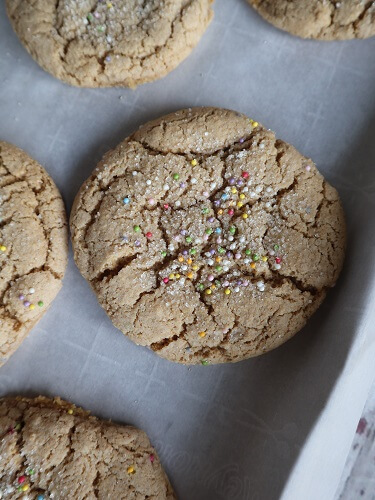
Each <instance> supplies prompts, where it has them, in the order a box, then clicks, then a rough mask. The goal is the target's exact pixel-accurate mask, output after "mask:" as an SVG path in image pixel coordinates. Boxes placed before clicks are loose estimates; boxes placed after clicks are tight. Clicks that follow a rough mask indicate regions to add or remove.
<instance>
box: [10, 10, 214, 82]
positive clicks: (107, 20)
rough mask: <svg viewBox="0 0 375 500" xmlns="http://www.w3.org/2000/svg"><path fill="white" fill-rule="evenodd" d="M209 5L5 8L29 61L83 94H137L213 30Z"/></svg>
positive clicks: (181, 59) (180, 59)
mask: <svg viewBox="0 0 375 500" xmlns="http://www.w3.org/2000/svg"><path fill="white" fill-rule="evenodd" d="M212 2H213V0H147V1H140V0H115V1H103V0H102V1H100V0H99V1H97V0H83V1H79V2H77V0H60V1H59V2H51V0H34V1H33V2H25V1H24V0H7V2H6V3H7V9H8V14H9V17H10V20H11V22H12V25H13V28H14V30H15V31H16V33H17V35H18V36H19V38H20V40H21V42H22V43H23V45H24V46H25V47H26V49H27V50H28V51H29V53H30V54H31V55H32V56H33V58H34V59H35V60H36V61H37V62H38V63H39V64H40V66H42V68H44V69H45V70H46V71H48V72H50V73H51V74H52V75H54V76H55V77H57V78H60V79H61V80H63V81H65V82H67V83H70V84H72V85H78V86H83V87H113V86H125V87H136V86H137V85H139V84H141V83H145V82H149V81H152V80H156V79H158V78H161V77H163V76H165V75H166V74H167V73H169V72H170V71H172V70H173V69H174V68H175V67H176V66H177V65H178V64H179V63H180V62H181V61H183V60H184V59H185V58H186V57H187V56H188V55H189V54H190V52H191V51H192V50H193V48H194V47H195V46H196V45H197V43H198V42H199V40H200V38H201V36H202V35H203V33H204V31H205V30H206V28H207V26H208V24H209V23H210V21H211V19H212V16H213V11H212V8H211V4H212Z"/></svg>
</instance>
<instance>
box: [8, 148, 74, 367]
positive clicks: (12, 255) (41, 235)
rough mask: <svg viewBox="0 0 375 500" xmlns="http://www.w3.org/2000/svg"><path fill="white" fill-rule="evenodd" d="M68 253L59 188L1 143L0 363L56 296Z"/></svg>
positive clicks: (24, 156)
mask: <svg viewBox="0 0 375 500" xmlns="http://www.w3.org/2000/svg"><path fill="white" fill-rule="evenodd" d="M67 254H68V234H67V221H66V215H65V208H64V204H63V201H62V199H61V196H60V193H59V191H58V189H57V187H56V186H55V184H54V182H53V181H52V179H51V178H50V177H49V175H48V174H47V172H46V171H45V170H44V169H43V168H42V167H41V166H40V165H39V164H38V163H37V162H36V161H35V160H33V159H32V158H30V157H29V156H28V155H27V154H26V153H24V152H23V151H21V150H20V149H18V148H16V147H15V146H13V145H11V144H8V143H5V142H0V364H1V363H3V362H4V361H6V360H7V359H8V357H9V356H10V355H11V354H12V353H13V352H14V351H15V350H16V349H17V347H18V346H19V345H20V344H21V342H22V341H23V340H24V338H25V337H26V335H27V334H28V333H29V331H30V330H31V328H32V327H33V326H34V325H35V324H36V323H37V322H38V321H39V320H40V319H41V317H42V316H43V315H44V313H45V312H46V310H47V309H48V306H49V305H50V304H51V302H52V301H53V299H54V298H55V297H56V295H57V293H58V291H59V290H60V288H61V282H62V278H63V275H64V272H65V268H66V264H67Z"/></svg>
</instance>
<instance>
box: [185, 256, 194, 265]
mask: <svg viewBox="0 0 375 500" xmlns="http://www.w3.org/2000/svg"><path fill="white" fill-rule="evenodd" d="M186 262H187V263H188V264H189V265H190V264H191V263H192V262H193V261H192V260H191V259H190V257H189V259H188V260H187V261H186Z"/></svg>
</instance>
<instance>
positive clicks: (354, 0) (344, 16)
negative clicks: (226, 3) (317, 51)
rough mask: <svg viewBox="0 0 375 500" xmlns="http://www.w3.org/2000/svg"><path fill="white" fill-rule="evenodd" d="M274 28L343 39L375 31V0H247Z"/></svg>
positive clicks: (303, 35) (329, 38)
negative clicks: (337, 0)
mask: <svg viewBox="0 0 375 500" xmlns="http://www.w3.org/2000/svg"><path fill="white" fill-rule="evenodd" d="M248 2H249V3H250V4H251V5H252V6H253V7H255V9H256V10H257V11H258V12H259V14H260V15H261V16H263V17H264V18H265V19H266V20H267V21H269V22H270V23H272V24H273V25H274V26H276V27H277V28H280V29H282V30H285V31H288V32H289V33H292V34H293V35H297V36H300V37H302V38H318V39H322V40H345V39H350V38H369V37H371V36H374V35H375V2H374V1H367V0H340V1H339V2H336V1H334V0H248Z"/></svg>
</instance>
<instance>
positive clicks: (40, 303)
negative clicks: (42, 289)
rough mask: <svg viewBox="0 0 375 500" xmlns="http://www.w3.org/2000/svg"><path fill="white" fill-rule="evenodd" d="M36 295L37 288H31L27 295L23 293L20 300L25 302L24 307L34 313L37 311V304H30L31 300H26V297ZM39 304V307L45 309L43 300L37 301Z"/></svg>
mask: <svg viewBox="0 0 375 500" xmlns="http://www.w3.org/2000/svg"><path fill="white" fill-rule="evenodd" d="M34 293H35V288H29V290H28V291H27V293H21V294H20V295H19V296H18V298H19V300H21V301H22V302H23V305H24V306H25V307H26V308H27V309H30V311H33V310H34V309H35V307H36V306H35V304H34V303H32V302H30V300H29V299H27V298H26V295H34ZM37 304H38V306H39V307H43V306H44V302H43V301H42V300H38V301H37Z"/></svg>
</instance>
